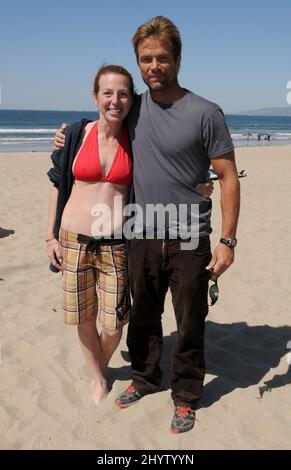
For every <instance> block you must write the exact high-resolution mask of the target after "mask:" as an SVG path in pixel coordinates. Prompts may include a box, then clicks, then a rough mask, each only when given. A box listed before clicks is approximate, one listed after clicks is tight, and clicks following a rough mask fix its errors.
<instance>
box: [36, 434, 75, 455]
mask: <svg viewBox="0 0 291 470" xmlns="http://www.w3.org/2000/svg"><path fill="white" fill-rule="evenodd" d="M31 448H32V449H35V450H42V449H49V450H58V449H72V439H71V438H70V437H67V436H64V434H63V433H61V432H55V431H53V430H52V431H51V432H50V431H45V432H42V433H40V435H39V436H38V437H37V438H36V439H34V441H33V442H32V444H31Z"/></svg>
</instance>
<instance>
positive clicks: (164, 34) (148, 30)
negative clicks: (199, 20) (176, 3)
mask: <svg viewBox="0 0 291 470" xmlns="http://www.w3.org/2000/svg"><path fill="white" fill-rule="evenodd" d="M150 37H155V38H157V39H160V40H161V41H166V42H168V43H169V44H170V46H171V49H172V53H173V55H174V57H175V60H177V59H178V57H181V50H182V41H181V36H180V33H179V30H178V28H177V27H176V26H175V25H174V23H173V22H172V21H171V20H169V19H168V18H165V17H164V16H155V17H154V18H152V19H151V20H149V21H148V22H147V23H144V24H142V25H141V26H139V27H138V28H137V30H136V33H135V35H134V36H133V38H132V40H131V42H132V45H133V47H134V51H135V55H136V59H137V61H138V47H139V45H140V44H141V43H142V41H144V40H145V39H148V38H150Z"/></svg>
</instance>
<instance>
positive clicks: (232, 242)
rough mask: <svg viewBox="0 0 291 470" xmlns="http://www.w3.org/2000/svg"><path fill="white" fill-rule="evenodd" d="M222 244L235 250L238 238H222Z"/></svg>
mask: <svg viewBox="0 0 291 470" xmlns="http://www.w3.org/2000/svg"><path fill="white" fill-rule="evenodd" d="M220 242H221V243H224V245H226V246H229V247H230V248H234V247H235V246H236V244H237V239H236V238H221V240H220Z"/></svg>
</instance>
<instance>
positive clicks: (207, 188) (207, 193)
mask: <svg viewBox="0 0 291 470" xmlns="http://www.w3.org/2000/svg"><path fill="white" fill-rule="evenodd" d="M195 189H197V191H199V193H201V194H202V196H204V197H211V196H212V193H213V190H214V183H213V181H212V180H208V181H207V182H206V183H200V184H197V186H196V188H195Z"/></svg>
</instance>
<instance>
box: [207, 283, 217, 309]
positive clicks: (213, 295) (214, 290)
mask: <svg viewBox="0 0 291 470" xmlns="http://www.w3.org/2000/svg"><path fill="white" fill-rule="evenodd" d="M218 294H219V290H218V287H217V284H213V285H212V286H211V287H210V288H209V297H210V298H211V305H214V304H215V302H216V301H217V300H218Z"/></svg>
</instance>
